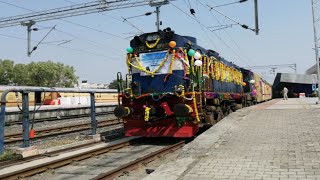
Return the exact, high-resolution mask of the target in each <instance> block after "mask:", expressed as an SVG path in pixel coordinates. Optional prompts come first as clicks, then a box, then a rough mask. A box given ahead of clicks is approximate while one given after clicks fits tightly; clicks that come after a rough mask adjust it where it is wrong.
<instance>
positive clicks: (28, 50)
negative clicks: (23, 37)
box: [21, 20, 36, 57]
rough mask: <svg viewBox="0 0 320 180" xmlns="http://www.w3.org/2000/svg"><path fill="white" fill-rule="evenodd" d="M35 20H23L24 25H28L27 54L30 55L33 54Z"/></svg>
mask: <svg viewBox="0 0 320 180" xmlns="http://www.w3.org/2000/svg"><path fill="white" fill-rule="evenodd" d="M35 23H36V22H35V21H32V20H30V21H27V22H21V25H22V26H27V31H28V49H27V55H28V56H29V57H30V55H31V31H32V29H31V27H32V26H33V25H34V24H35Z"/></svg>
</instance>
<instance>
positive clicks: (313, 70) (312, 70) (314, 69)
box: [306, 64, 317, 74]
mask: <svg viewBox="0 0 320 180" xmlns="http://www.w3.org/2000/svg"><path fill="white" fill-rule="evenodd" d="M306 74H317V65H316V64H315V65H314V66H312V67H310V68H309V69H308V70H306Z"/></svg>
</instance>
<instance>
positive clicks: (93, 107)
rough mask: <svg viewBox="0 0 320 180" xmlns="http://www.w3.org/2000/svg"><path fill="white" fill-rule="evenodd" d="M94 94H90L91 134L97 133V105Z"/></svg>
mask: <svg viewBox="0 0 320 180" xmlns="http://www.w3.org/2000/svg"><path fill="white" fill-rule="evenodd" d="M95 103H96V102H95V97H94V93H90V104H91V105H90V115H91V133H92V135H95V134H96V133H97V119H96V105H95Z"/></svg>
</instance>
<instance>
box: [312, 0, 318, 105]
mask: <svg viewBox="0 0 320 180" xmlns="http://www.w3.org/2000/svg"><path fill="white" fill-rule="evenodd" d="M315 4H316V3H315V0H311V5H312V19H313V34H314V51H315V55H316V64H317V81H318V102H317V104H319V103H320V70H319V49H318V34H317V27H316V24H317V20H316V17H315ZM317 19H318V18H317Z"/></svg>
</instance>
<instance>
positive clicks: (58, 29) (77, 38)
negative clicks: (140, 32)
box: [0, 0, 127, 55]
mask: <svg viewBox="0 0 320 180" xmlns="http://www.w3.org/2000/svg"><path fill="white" fill-rule="evenodd" d="M0 3H4V4H7V5H10V6H13V7H16V8H19V9H23V10H27V11H30V12H36V11H34V10H32V9H28V8H25V7H21V6H18V5H15V4H11V3H7V2H3V1H1V0H0ZM59 20H61V21H65V22H67V21H66V20H63V19H59ZM68 23H71V24H74V25H80V26H81V27H85V26H84V25H81V24H78V23H73V22H71V21H68ZM36 26H39V27H43V28H51V27H45V26H41V25H36ZM87 28H89V27H87ZM91 30H92V29H91ZM55 31H58V32H60V33H64V34H67V35H69V36H71V37H73V38H76V39H85V38H82V37H81V38H79V37H77V36H75V35H73V34H71V33H68V32H64V31H62V30H59V29H57V28H55ZM106 33H107V32H106ZM108 34H109V35H113V34H110V33H108ZM115 36H116V35H115ZM118 37H120V36H118ZM121 39H124V38H122V37H121ZM126 40H127V39H126ZM85 41H88V42H91V43H95V44H99V43H98V42H95V41H92V40H89V39H86V40H85ZM98 47H102V48H105V46H98ZM117 50H119V49H117ZM112 52H114V53H116V54H118V55H121V54H119V53H118V52H117V51H112Z"/></svg>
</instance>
